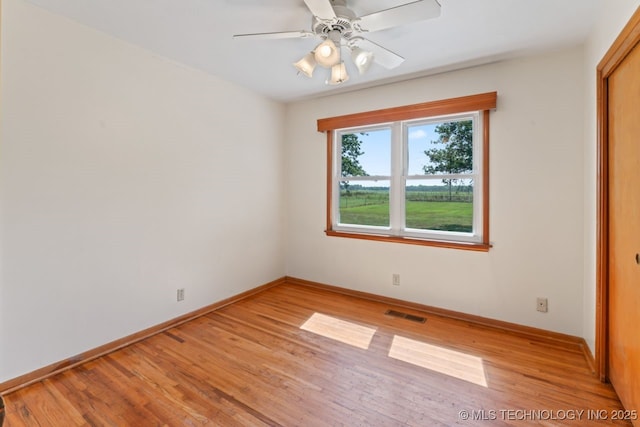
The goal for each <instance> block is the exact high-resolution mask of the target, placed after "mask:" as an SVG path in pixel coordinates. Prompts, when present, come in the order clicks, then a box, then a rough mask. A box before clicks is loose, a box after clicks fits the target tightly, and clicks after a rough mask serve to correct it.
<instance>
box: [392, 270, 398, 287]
mask: <svg viewBox="0 0 640 427" xmlns="http://www.w3.org/2000/svg"><path fill="white" fill-rule="evenodd" d="M391 284H393V286H400V275H399V274H397V273H394V274H393V275H392V276H391Z"/></svg>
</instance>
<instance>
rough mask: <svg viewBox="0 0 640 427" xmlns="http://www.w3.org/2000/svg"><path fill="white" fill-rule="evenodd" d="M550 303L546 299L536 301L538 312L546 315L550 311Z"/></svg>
mask: <svg viewBox="0 0 640 427" xmlns="http://www.w3.org/2000/svg"><path fill="white" fill-rule="evenodd" d="M548 304H549V303H548V301H547V299H546V298H538V299H537V300H536V310H538V311H540V312H542V313H546V312H547V311H549V305H548Z"/></svg>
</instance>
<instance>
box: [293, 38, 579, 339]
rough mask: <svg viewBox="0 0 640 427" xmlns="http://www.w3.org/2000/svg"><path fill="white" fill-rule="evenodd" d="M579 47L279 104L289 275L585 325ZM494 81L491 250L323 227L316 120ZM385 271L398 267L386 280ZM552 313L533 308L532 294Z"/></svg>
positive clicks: (500, 314)
mask: <svg viewBox="0 0 640 427" xmlns="http://www.w3.org/2000/svg"><path fill="white" fill-rule="evenodd" d="M583 76H584V73H583V49H582V48H581V47H577V48H574V49H570V50H565V51H561V52H557V53H554V54H549V55H546V56H537V57H530V58H525V59H519V60H512V61H509V62H502V63H496V64H491V65H486V66H481V67H476V68H471V69H467V70H462V71H457V72H451V73H446V74H441V75H436V76H431V77H425V78H421V79H416V80H412V81H407V82H402V83H396V84H392V85H388V86H382V87H377V88H373V89H367V90H363V91H359V92H353V93H347V94H341V95H336V96H328V97H326V98H322V99H318V100H312V101H303V102H298V103H295V104H291V105H288V106H287V114H286V118H287V123H288V124H289V125H288V127H287V135H286V141H287V149H286V153H287V156H288V157H287V176H288V179H287V193H288V201H289V205H288V209H287V212H288V218H287V219H288V222H287V223H288V238H287V246H286V247H287V274H288V275H290V276H294V277H300V278H304V279H308V280H313V281H318V282H322V283H327V284H332V285H338V286H343V287H347V288H351V289H356V290H361V291H366V292H372V293H375V294H380V295H386V296H390V297H395V298H401V299H405V300H410V301H415V302H418V303H423V304H427V305H431V306H436V307H442V308H447V309H451V310H456V311H461V312H465V313H471V314H476V315H480V316H486V317H490V318H494V319H501V320H505V321H509V322H515V323H519V324H523V325H530V326H534V327H540V328H544V329H549V330H554V331H558V332H563V333H568V334H573V335H582V326H583V324H582V319H583V316H582V312H583V287H582V286H583V271H584V270H583V253H584V249H583V213H582V209H583V206H584V201H583V182H582V181H583V145H584V144H583V131H584V124H583V120H584V107H583V90H584V81H583V80H584V77H583ZM494 90H496V91H497V92H498V106H497V110H496V111H495V112H494V113H492V115H491V151H490V156H491V170H490V174H491V205H490V208H491V215H490V225H491V241H492V242H493V244H494V247H493V249H491V250H490V251H489V252H488V253H477V252H470V251H463V250H454V249H442V248H431V247H422V246H414V245H402V244H397V243H382V242H370V241H363V240H355V239H345V238H338V237H327V236H325V234H324V226H325V222H326V221H325V202H326V189H325V174H326V166H325V165H326V162H325V146H326V142H325V141H326V137H325V136H324V135H323V134H320V133H318V132H317V131H316V120H317V119H318V118H324V117H331V116H336V115H342V114H348V113H355V112H361V111H367V110H374V109H379V108H386V107H394V106H400V105H407V104H412V103H418V102H425V101H431V100H438V99H446V98H451V97H457V96H464V95H471V94H476V93H483V92H489V91H494ZM392 273H399V274H400V275H401V285H400V287H392V286H391V275H392ZM539 296H540V297H547V298H549V312H548V313H546V314H543V313H539V312H537V311H536V309H535V307H536V297H539Z"/></svg>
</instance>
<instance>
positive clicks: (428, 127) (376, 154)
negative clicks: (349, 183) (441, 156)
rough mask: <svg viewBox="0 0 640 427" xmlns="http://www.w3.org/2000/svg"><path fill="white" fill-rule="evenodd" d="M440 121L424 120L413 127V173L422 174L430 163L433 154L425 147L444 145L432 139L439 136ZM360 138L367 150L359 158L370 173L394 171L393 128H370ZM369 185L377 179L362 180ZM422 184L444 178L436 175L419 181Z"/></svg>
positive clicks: (430, 183) (440, 182)
mask: <svg viewBox="0 0 640 427" xmlns="http://www.w3.org/2000/svg"><path fill="white" fill-rule="evenodd" d="M436 126H437V123H434V124H420V125H412V126H410V127H409V129H408V131H409V143H408V147H409V175H422V174H423V173H424V170H423V169H422V168H423V166H425V165H427V164H428V163H429V158H428V157H427V155H426V154H424V152H425V150H428V149H430V148H433V147H439V148H441V147H442V145H441V144H432V143H431V141H435V140H437V139H438V134H437V133H436V132H435V128H436ZM358 138H359V139H360V140H361V141H362V144H361V146H360V148H361V151H363V152H364V154H362V155H361V156H360V157H359V158H358V160H359V162H360V165H362V168H363V169H364V170H365V171H366V172H367V174H369V175H390V174H391V165H390V150H391V129H381V130H375V131H368V132H367V133H366V135H360V134H358ZM359 184H362V185H365V186H368V185H376V184H375V183H371V184H369V183H365V182H363V183H359ZM414 184H416V185H419V184H423V185H440V184H442V180H441V179H435V180H434V179H432V180H429V181H426V180H425V181H420V182H415V183H414Z"/></svg>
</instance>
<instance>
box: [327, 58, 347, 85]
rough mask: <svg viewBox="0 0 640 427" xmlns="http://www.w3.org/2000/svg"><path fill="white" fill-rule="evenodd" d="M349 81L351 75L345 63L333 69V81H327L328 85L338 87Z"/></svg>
mask: <svg viewBox="0 0 640 427" xmlns="http://www.w3.org/2000/svg"><path fill="white" fill-rule="evenodd" d="M347 80H349V75H348V74H347V68H346V67H345V66H344V62H341V63H339V64H336V65H334V66H333V67H331V79H330V80H327V84H330V85H338V84H340V83H344V82H346V81H347Z"/></svg>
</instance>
